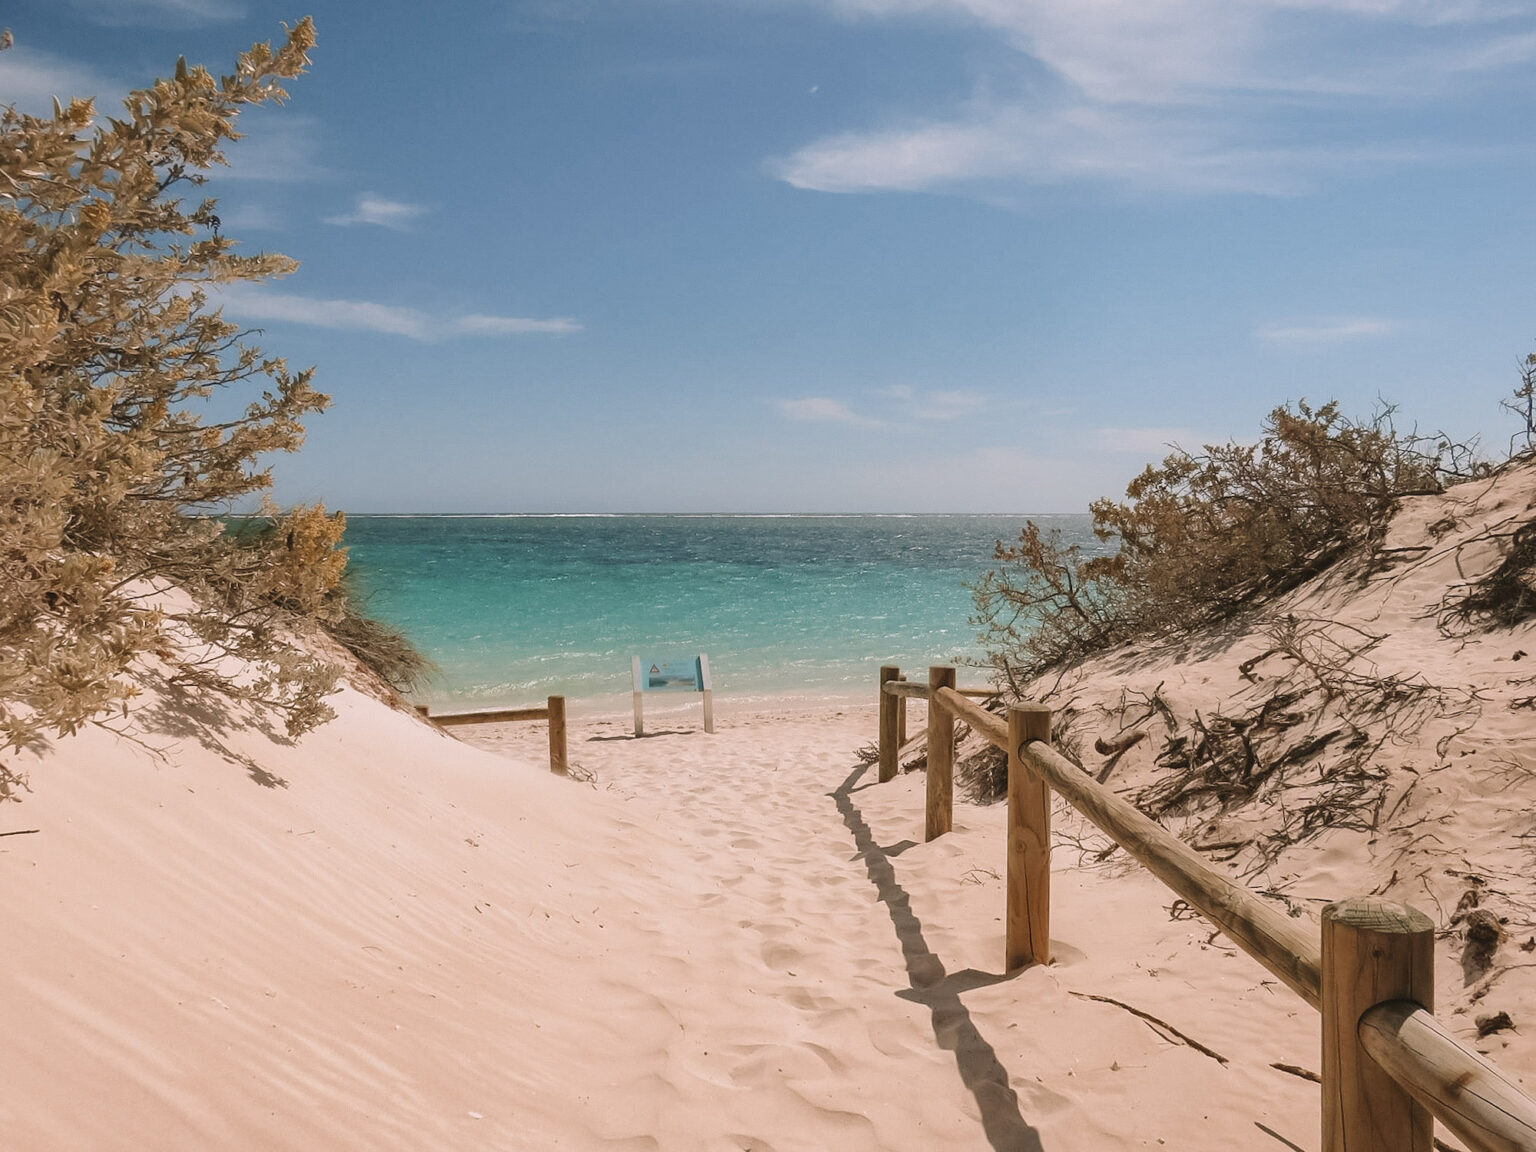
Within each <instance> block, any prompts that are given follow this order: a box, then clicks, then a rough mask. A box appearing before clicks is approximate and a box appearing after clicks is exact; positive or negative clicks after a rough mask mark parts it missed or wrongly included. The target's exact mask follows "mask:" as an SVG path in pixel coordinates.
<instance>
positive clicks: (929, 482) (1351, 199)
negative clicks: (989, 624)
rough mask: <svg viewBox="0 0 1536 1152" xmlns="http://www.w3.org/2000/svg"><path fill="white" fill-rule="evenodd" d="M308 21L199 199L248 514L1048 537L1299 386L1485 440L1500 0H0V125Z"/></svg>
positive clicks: (1506, 384)
mask: <svg viewBox="0 0 1536 1152" xmlns="http://www.w3.org/2000/svg"><path fill="white" fill-rule="evenodd" d="M423 13H427V14H423ZM304 15H312V16H313V17H314V19H315V23H316V27H317V32H318V45H317V47H316V49H315V51H314V53H313V54H312V59H313V66H312V68H311V70H310V72H309V73H308V74H306V75H305V76H304V77H302V78H300V79H299V80H297V81H295V82H294V83H293V84H292V85H291V99H290V101H289V102H288V103H287V104H285V105H284V106H282V107H280V108H273V109H267V108H263V109H259V110H256V111H253V112H251V113H249V114H247V115H246V116H244V117H243V118H242V127H243V128H244V130H245V131H246V133H247V135H246V138H245V139H243V140H241V141H240V142H239V143H238V144H236V145H235V146H234V147H232V148H231V149H230V154H229V159H230V165H231V166H230V168H229V169H228V170H227V171H221V172H220V173H218V174H217V175H216V176H215V178H214V179H213V180H212V181H211V183H210V187H209V191H210V192H211V194H213V195H215V196H217V197H219V200H220V209H219V214H220V216H221V218H222V220H223V230H224V232H225V234H226V235H229V236H232V237H235V238H237V239H238V240H239V241H240V243H241V247H242V249H243V250H247V251H278V252H283V253H286V254H287V255H289V256H292V257H294V258H295V259H297V260H298V261H299V263H300V267H299V270H298V271H297V272H296V273H295V274H293V275H292V276H290V277H288V278H286V279H284V280H281V281H275V282H271V283H268V284H265V285H260V286H249V287H242V289H241V290H240V291H238V292H231V293H230V294H228V295H227V296H226V298H225V299H224V308H225V313H226V315H227V316H229V317H230V318H231V319H233V320H236V321H238V322H240V323H241V324H242V325H247V326H249V327H251V328H253V329H259V330H260V331H259V334H258V335H257V336H256V337H254V339H256V341H257V342H258V343H260V344H261V346H262V347H264V348H265V349H266V350H267V351H269V352H272V353H277V354H280V355H282V356H284V357H286V358H287V359H288V360H289V361H290V363H292V364H294V365H295V366H305V365H311V364H312V365H314V366H315V367H316V369H317V377H316V383H317V386H318V387H319V388H320V389H321V390H322V391H324V392H327V393H329V394H330V395H331V397H332V399H333V404H332V407H331V408H330V410H329V411H327V412H326V413H325V414H323V415H321V416H318V417H315V418H313V419H312V421H311V422H310V430H309V436H308V440H307V443H306V445H305V447H304V448H303V449H302V450H301V451H300V452H299V453H298V454H296V455H294V456H291V457H283V458H280V459H278V460H276V461H275V462H274V472H275V476H276V487H275V496H276V497H277V499H278V500H279V501H280V502H282V503H285V504H291V503H309V502H314V501H323V502H324V503H325V504H326V505H327V506H328V507H331V508H340V509H345V510H347V511H352V512H711V511H716V512H1021V513H1028V512H1074V511H1082V510H1084V509H1085V508H1086V506H1087V504H1088V502H1089V501H1090V500H1093V499H1095V498H1098V497H1101V496H1117V495H1120V494H1121V493H1122V492H1123V490H1124V486H1125V484H1126V482H1127V481H1128V480H1129V479H1130V478H1131V477H1132V476H1134V475H1135V474H1136V473H1137V472H1139V471H1140V470H1141V469H1142V468H1143V467H1145V466H1146V465H1147V464H1148V463H1149V462H1153V461H1155V460H1158V459H1160V458H1161V457H1162V456H1163V455H1164V454H1165V453H1166V452H1167V451H1168V448H1169V446H1170V445H1179V446H1181V447H1184V448H1189V449H1197V448H1198V447H1199V446H1200V445H1202V444H1204V443H1211V442H1218V441H1225V440H1228V439H1237V440H1252V439H1253V438H1255V437H1256V435H1257V434H1258V431H1259V428H1260V426H1261V422H1262V420H1263V418H1264V416H1265V415H1266V413H1268V412H1269V411H1271V410H1272V409H1273V408H1275V407H1276V406H1277V405H1279V404H1282V403H1286V402H1288V401H1295V400H1298V399H1306V400H1308V401H1310V402H1313V403H1321V402H1322V401H1325V400H1329V399H1337V400H1339V401H1340V402H1341V404H1342V406H1343V407H1344V409H1345V411H1347V412H1349V413H1351V414H1354V415H1357V416H1361V417H1365V416H1369V415H1370V414H1371V412H1372V410H1373V409H1374V408H1375V407H1376V406H1377V405H1378V404H1380V403H1383V402H1386V403H1390V404H1394V405H1396V406H1397V409H1398V416H1397V419H1398V422H1399V424H1400V425H1401V426H1404V427H1417V428H1418V429H1419V430H1420V431H1422V432H1428V433H1433V432H1438V431H1444V432H1447V433H1449V434H1451V435H1453V436H1455V437H1458V438H1469V437H1474V436H1476V437H1480V438H1481V439H1482V442H1483V444H1484V446H1485V448H1486V450H1487V451H1488V452H1489V453H1490V454H1495V455H1496V454H1498V453H1499V452H1501V451H1503V450H1505V449H1506V448H1507V445H1508V441H1509V437H1510V435H1511V434H1512V433H1513V432H1514V431H1515V425H1514V422H1513V421H1512V420H1511V419H1510V417H1509V416H1508V415H1507V414H1506V413H1503V412H1502V411H1501V410H1500V407H1499V400H1500V399H1501V398H1502V397H1504V396H1506V395H1508V394H1509V392H1510V391H1511V390H1512V389H1513V388H1514V387H1515V386H1516V385H1517V384H1518V383H1519V366H1520V363H1521V361H1522V360H1523V359H1524V357H1525V356H1526V355H1527V354H1528V353H1530V352H1532V351H1536V258H1533V257H1536V197H1533V195H1532V190H1533V188H1536V147H1533V144H1536V68H1533V67H1532V65H1533V63H1536V2H1532V3H1522V2H1513V0H1511V2H1502V0H502V2H491V0H465V2H460V3H445V4H442V5H439V6H436V7H435V8H433V9H428V8H427V7H426V6H423V5H420V4H417V3H412V4H405V3H402V2H399V0H370V2H368V3H362V2H359V0H350V2H343V0H316V2H311V3H308V4H304V5H302V6H299V7H289V6H286V5H284V6H279V5H276V4H272V3H268V2H267V0H0V24H3V25H5V26H8V27H9V28H10V29H11V31H12V33H13V35H14V37H15V47H14V48H12V49H11V50H9V51H7V52H3V53H0V103H14V104H16V105H17V106H19V107H21V108H22V109H24V110H27V111H34V112H41V111H45V110H46V109H47V108H48V100H49V98H50V97H51V96H55V95H57V96H59V97H61V98H68V97H73V96H81V95H94V96H96V97H97V98H98V106H99V108H100V110H101V111H103V112H110V111H112V110H113V109H114V106H115V103H116V101H117V100H119V99H120V98H121V95H122V94H123V93H124V92H126V91H127V90H129V89H130V88H133V87H137V86H141V85H144V84H147V83H148V82H150V81H151V80H152V79H153V78H154V77H156V76H161V75H167V74H169V73H170V72H171V71H172V70H173V68H174V66H175V62H176V58H177V57H178V56H179V55H185V56H186V57H187V58H188V60H189V61H191V62H193V63H205V64H207V65H208V66H209V68H210V70H212V71H213V72H214V73H215V74H219V73H220V72H221V71H227V70H228V68H229V65H230V63H231V62H232V60H233V58H234V55H235V53H236V52H238V51H239V50H241V49H243V48H246V47H248V46H249V45H250V44H251V43H252V42H253V41H256V40H267V39H272V38H274V37H278V36H280V35H281V31H282V22H283V21H288V22H292V21H294V20H296V19H298V18H299V17H301V16H304Z"/></svg>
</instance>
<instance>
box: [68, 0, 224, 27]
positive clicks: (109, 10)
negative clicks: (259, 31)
mask: <svg viewBox="0 0 1536 1152" xmlns="http://www.w3.org/2000/svg"><path fill="white" fill-rule="evenodd" d="M70 7H72V8H74V9H75V10H76V11H77V12H80V13H81V14H82V15H84V16H85V17H86V18H87V19H90V20H94V21H95V22H96V23H98V24H106V25H108V26H110V27H121V26H124V25H130V24H151V25H155V26H163V25H166V24H172V25H175V24H212V23H216V22H218V21H221V20H238V19H239V18H240V17H242V16H244V15H245V5H244V4H241V3H237V2H236V0H70Z"/></svg>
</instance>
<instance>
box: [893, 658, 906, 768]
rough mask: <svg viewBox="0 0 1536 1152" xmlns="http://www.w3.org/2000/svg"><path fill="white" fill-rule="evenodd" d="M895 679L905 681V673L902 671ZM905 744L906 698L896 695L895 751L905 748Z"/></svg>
mask: <svg viewBox="0 0 1536 1152" xmlns="http://www.w3.org/2000/svg"><path fill="white" fill-rule="evenodd" d="M896 679H898V680H901V681H903V682H905V681H906V679H907V674H906V673H905V672H903V673H902V674H901V675H900V676H898V677H896ZM906 746H907V698H906V697H905V696H898V697H896V748H897V751H898V752H899V751H900V750H901V749H902V748H905V747H906Z"/></svg>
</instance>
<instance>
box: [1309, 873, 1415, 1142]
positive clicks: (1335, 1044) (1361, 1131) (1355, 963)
mask: <svg viewBox="0 0 1536 1152" xmlns="http://www.w3.org/2000/svg"><path fill="white" fill-rule="evenodd" d="M1322 944H1323V948H1322V954H1323V964H1322V990H1321V999H1322V1004H1321V1008H1322V1013H1323V1152H1430V1148H1431V1144H1432V1138H1433V1127H1434V1123H1433V1120H1432V1118H1431V1117H1430V1114H1429V1111H1428V1110H1427V1109H1425V1108H1424V1107H1423V1106H1422V1105H1420V1104H1418V1103H1416V1102H1415V1101H1414V1099H1413V1098H1412V1097H1411V1096H1409V1095H1408V1093H1407V1091H1406V1090H1404V1089H1403V1088H1401V1087H1399V1086H1398V1084H1397V1082H1396V1081H1395V1080H1393V1079H1392V1077H1390V1076H1388V1075H1387V1073H1386V1072H1384V1071H1382V1069H1381V1068H1380V1067H1379V1066H1378V1065H1377V1064H1376V1062H1375V1061H1374V1060H1372V1059H1371V1058H1370V1057H1369V1056H1368V1055H1367V1054H1366V1051H1365V1049H1364V1048H1363V1047H1362V1046H1361V1044H1360V1038H1359V1031H1360V1017H1361V1016H1363V1015H1364V1014H1365V1012H1366V1010H1367V1009H1370V1008H1373V1007H1375V1006H1376V1005H1377V1004H1380V1003H1382V1002H1383V1001H1386V1000H1410V1001H1413V1002H1414V1003H1416V1004H1420V1005H1422V1006H1423V1007H1424V1008H1426V1009H1429V1010H1431V1011H1433V1009H1434V1001H1435V972H1434V965H1435V926H1434V924H1433V923H1432V922H1431V921H1430V919H1429V917H1428V916H1426V915H1424V913H1422V912H1420V911H1418V910H1417V909H1415V908H1409V907H1408V906H1407V905H1405V904H1394V903H1392V902H1391V901H1390V900H1381V899H1378V898H1377V897H1374V896H1357V897H1355V898H1353V899H1350V900H1340V901H1338V902H1337V903H1335V904H1329V905H1328V906H1327V907H1326V908H1324V909H1323V940H1322Z"/></svg>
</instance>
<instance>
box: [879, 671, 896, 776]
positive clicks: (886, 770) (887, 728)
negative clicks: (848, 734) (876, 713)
mask: <svg viewBox="0 0 1536 1152" xmlns="http://www.w3.org/2000/svg"><path fill="white" fill-rule="evenodd" d="M900 678H901V669H899V668H897V667H896V665H894V664H882V665H881V666H880V783H882V784H884V783H885V782H886V781H887V780H894V779H896V754H897V750H898V749H899V748H900V747H901V737H900V733H899V731H898V720H899V715H898V712H897V705H898V704H900V703H901V701H899V700H898V699H897V698H896V697H894V696H892V695H891V694H890V693H889V692H887V691H886V690H885V686H886V684H888V683H889V682H891V681H892V680H899V679H900Z"/></svg>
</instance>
